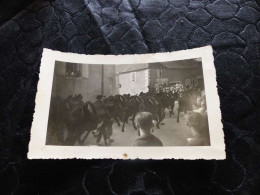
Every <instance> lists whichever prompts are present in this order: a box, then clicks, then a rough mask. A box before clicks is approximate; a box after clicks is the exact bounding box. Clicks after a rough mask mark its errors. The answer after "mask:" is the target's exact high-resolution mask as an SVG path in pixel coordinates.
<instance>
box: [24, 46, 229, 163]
mask: <svg viewBox="0 0 260 195" xmlns="http://www.w3.org/2000/svg"><path fill="white" fill-rule="evenodd" d="M28 157H29V158H88V159H91V158H123V159H135V158H140V159H150V158H152V159H164V158H184V159H198V158H204V159H223V158H225V145H224V135H223V130H222V123H221V112H220V109H219V97H218V94H217V88H216V75H215V67H214V63H213V55H212V48H211V47H209V46H208V47H203V48H196V49H192V50H184V51H178V52H172V53H157V54H143V55H118V56H113V55H107V56H105V55H79V54H72V53H62V52H58V51H52V50H49V49H44V52H43V57H42V62H41V72H40V80H39V84H38V92H37V96H36V107H35V114H34V121H33V124H32V131H31V141H30V145H29V153H28Z"/></svg>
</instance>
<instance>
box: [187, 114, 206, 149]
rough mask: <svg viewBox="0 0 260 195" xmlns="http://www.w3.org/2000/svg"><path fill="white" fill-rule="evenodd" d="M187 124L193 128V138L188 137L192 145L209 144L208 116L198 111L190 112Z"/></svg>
mask: <svg viewBox="0 0 260 195" xmlns="http://www.w3.org/2000/svg"><path fill="white" fill-rule="evenodd" d="M187 126H188V127H190V130H191V136H192V137H191V138H188V139H187V141H188V145H190V146H209V145H210V139H209V128H208V117H207V115H202V114H200V113H197V112H191V113H189V115H188V117H187Z"/></svg>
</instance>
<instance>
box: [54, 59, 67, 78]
mask: <svg viewBox="0 0 260 195" xmlns="http://www.w3.org/2000/svg"><path fill="white" fill-rule="evenodd" d="M55 72H56V74H57V75H60V76H65V75H66V62H60V61H56V62H55Z"/></svg>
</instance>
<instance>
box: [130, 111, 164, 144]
mask: <svg viewBox="0 0 260 195" xmlns="http://www.w3.org/2000/svg"><path fill="white" fill-rule="evenodd" d="M135 120H136V126H137V128H138V129H139V131H140V135H141V137H140V138H138V139H136V140H135V143H134V146H163V144H162V142H161V140H160V139H159V138H157V137H156V136H154V135H152V134H151V128H152V127H153V121H152V120H153V117H152V114H151V113H150V112H141V113H139V114H138V115H137V116H136V118H135Z"/></svg>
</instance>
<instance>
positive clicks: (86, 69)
mask: <svg viewBox="0 0 260 195" xmlns="http://www.w3.org/2000/svg"><path fill="white" fill-rule="evenodd" d="M88 76H89V65H88V64H82V78H88Z"/></svg>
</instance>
